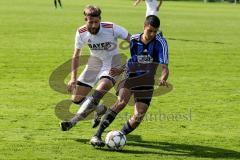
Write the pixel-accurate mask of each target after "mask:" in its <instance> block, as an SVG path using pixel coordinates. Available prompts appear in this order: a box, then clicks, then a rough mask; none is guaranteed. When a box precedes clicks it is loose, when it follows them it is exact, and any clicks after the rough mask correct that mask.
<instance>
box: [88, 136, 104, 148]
mask: <svg viewBox="0 0 240 160" xmlns="http://www.w3.org/2000/svg"><path fill="white" fill-rule="evenodd" d="M90 143H91V145H92V146H94V147H95V146H97V147H104V146H105V143H104V142H103V141H102V139H101V138H99V137H97V136H93V137H92V138H91V140H90Z"/></svg>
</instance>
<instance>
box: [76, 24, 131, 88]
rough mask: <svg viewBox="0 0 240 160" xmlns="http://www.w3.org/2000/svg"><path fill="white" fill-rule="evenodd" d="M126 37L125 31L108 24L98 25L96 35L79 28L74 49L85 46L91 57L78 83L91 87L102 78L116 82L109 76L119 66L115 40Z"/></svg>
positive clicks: (114, 78) (119, 61)
mask: <svg viewBox="0 0 240 160" xmlns="http://www.w3.org/2000/svg"><path fill="white" fill-rule="evenodd" d="M127 36H128V31H127V30H126V29H124V28H122V27H120V26H118V25H116V24H113V23H109V22H106V23H105V22H102V23H100V30H99V32H98V33H97V34H96V35H93V34H91V33H90V32H88V31H87V28H86V26H82V27H80V28H79V29H78V30H77V33H76V37H75V48H77V49H81V48H82V47H83V45H84V44H87V45H88V47H89V50H90V54H91V56H90V58H89V59H88V63H87V64H86V67H85V69H84V70H83V72H82V73H81V75H80V76H79V78H78V81H80V82H81V83H84V84H87V85H89V86H91V87H93V86H94V85H95V84H96V83H97V82H98V80H99V79H101V78H102V77H110V79H112V80H113V81H116V80H117V78H118V76H115V77H112V76H110V75H109V70H110V69H111V68H112V67H120V66H121V57H120V55H119V52H118V42H117V39H118V38H121V39H126V38H127Z"/></svg>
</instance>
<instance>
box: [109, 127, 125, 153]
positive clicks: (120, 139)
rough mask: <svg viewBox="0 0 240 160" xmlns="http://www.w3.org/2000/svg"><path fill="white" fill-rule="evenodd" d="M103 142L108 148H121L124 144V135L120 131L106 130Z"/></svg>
mask: <svg viewBox="0 0 240 160" xmlns="http://www.w3.org/2000/svg"><path fill="white" fill-rule="evenodd" d="M105 143H106V145H107V146H108V148H109V149H110V150H122V148H123V147H124V145H125V144H126V137H125V135H124V134H122V132H120V131H111V132H108V134H107V136H106V139H105Z"/></svg>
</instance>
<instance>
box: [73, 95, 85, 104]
mask: <svg viewBox="0 0 240 160" xmlns="http://www.w3.org/2000/svg"><path fill="white" fill-rule="evenodd" d="M84 100H85V97H80V96H76V95H73V96H72V102H73V103H75V104H81V103H82V102H83V101H84Z"/></svg>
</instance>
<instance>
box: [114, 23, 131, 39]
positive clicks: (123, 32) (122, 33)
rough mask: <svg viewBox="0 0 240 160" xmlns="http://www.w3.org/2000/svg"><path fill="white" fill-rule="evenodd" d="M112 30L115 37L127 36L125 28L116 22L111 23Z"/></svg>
mask: <svg viewBox="0 0 240 160" xmlns="http://www.w3.org/2000/svg"><path fill="white" fill-rule="evenodd" d="M113 31H114V36H115V37H116V38H121V39H126V38H127V36H128V31H127V30H126V29H125V28H123V27H121V26H118V25H116V24H114V25H113Z"/></svg>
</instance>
